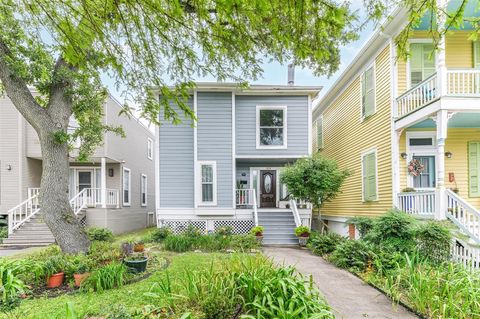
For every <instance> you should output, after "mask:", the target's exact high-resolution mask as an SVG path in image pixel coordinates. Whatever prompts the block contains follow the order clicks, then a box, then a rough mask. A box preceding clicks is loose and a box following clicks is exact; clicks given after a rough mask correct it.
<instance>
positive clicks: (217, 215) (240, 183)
mask: <svg viewBox="0 0 480 319" xmlns="http://www.w3.org/2000/svg"><path fill="white" fill-rule="evenodd" d="M320 89H321V88H319V87H305V86H293V85H292V86H290V85H288V86H270V85H253V86H250V87H249V88H241V87H239V86H238V85H237V84H235V83H197V86H196V89H195V90H193V92H192V94H191V96H190V99H189V100H188V105H189V106H190V107H191V108H192V110H193V111H194V112H195V114H196V116H197V121H196V122H195V123H192V120H191V119H187V118H183V121H182V123H181V124H179V125H174V124H171V123H169V122H167V121H164V120H162V119H160V120H161V125H160V126H159V127H157V131H156V136H157V143H156V154H158V157H157V161H156V166H157V176H156V183H157V188H156V189H157V194H156V198H157V203H156V207H157V208H156V213H157V225H159V226H168V227H171V228H172V229H173V230H174V231H176V232H180V231H181V230H182V229H185V228H186V227H188V225H193V226H195V227H197V228H199V229H201V230H202V231H203V230H204V231H205V232H209V231H214V230H215V229H216V228H218V227H221V226H230V227H232V228H233V230H234V231H235V232H237V233H241V232H247V231H248V230H249V229H250V228H251V227H252V226H253V225H255V224H261V225H265V226H266V225H267V224H269V221H271V218H269V217H278V218H279V219H285V223H284V224H285V225H283V226H285V227H284V228H285V229H281V227H280V228H278V229H277V230H279V231H283V236H281V235H282V234H281V233H278V234H276V233H273V234H272V236H273V237H272V236H270V237H271V238H273V239H274V238H276V237H275V236H276V235H278V236H277V237H278V238H279V239H282V240H284V239H285V238H283V237H285V232H287V233H289V234H290V232H291V231H292V229H291V228H292V227H291V225H289V224H288V223H287V219H288V221H290V219H291V220H293V221H294V222H295V224H299V223H303V224H306V225H310V218H311V209H309V208H306V207H304V208H302V207H303V206H301V205H299V204H298V203H296V202H294V203H293V204H294V205H295V207H292V202H291V201H290V198H289V195H288V192H287V190H286V188H285V187H284V185H282V183H281V182H280V173H281V170H282V168H283V167H284V166H285V165H287V164H289V163H293V162H294V161H296V160H297V159H299V158H302V157H306V156H309V155H310V154H311V150H312V147H311V141H312V139H311V136H310V134H311V104H312V103H311V101H312V99H314V98H315V97H316V96H317V95H318V93H319V91H320ZM159 98H161V97H159ZM180 113H181V112H179V114H180ZM278 222H281V220H278ZM280 226H282V225H280ZM293 227H294V226H293ZM268 233H269V229H268V227H267V229H266V236H267V234H268ZM266 239H267V237H266ZM273 239H272V240H273ZM290 239H291V238H290ZM272 243H273V241H272Z"/></svg>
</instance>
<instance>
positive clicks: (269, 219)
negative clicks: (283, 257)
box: [258, 209, 298, 245]
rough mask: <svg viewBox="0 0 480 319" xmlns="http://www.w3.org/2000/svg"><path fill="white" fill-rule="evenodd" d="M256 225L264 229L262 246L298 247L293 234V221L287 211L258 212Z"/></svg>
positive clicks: (263, 210) (290, 212) (265, 210)
mask: <svg viewBox="0 0 480 319" xmlns="http://www.w3.org/2000/svg"><path fill="white" fill-rule="evenodd" d="M258 223H259V224H260V225H261V226H263V227H265V230H264V232H263V244H265V245H298V239H297V237H296V236H295V234H294V231H295V220H294V218H293V214H292V211H291V210H289V209H281V210H280V209H271V210H267V209H261V210H259V211H258Z"/></svg>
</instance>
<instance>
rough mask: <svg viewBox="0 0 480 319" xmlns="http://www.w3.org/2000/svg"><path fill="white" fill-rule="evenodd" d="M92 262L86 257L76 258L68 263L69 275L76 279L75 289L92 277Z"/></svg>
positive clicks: (78, 256)
mask: <svg viewBox="0 0 480 319" xmlns="http://www.w3.org/2000/svg"><path fill="white" fill-rule="evenodd" d="M91 268H92V267H91V262H89V260H88V258H87V257H86V256H84V255H77V256H74V257H73V258H72V259H71V260H69V262H68V266H67V275H68V276H69V277H70V278H72V277H73V279H74V282H75V287H80V285H81V284H82V282H83V281H84V280H85V279H86V278H87V277H88V276H90V270H91Z"/></svg>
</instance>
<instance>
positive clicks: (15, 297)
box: [0, 258, 31, 311]
mask: <svg viewBox="0 0 480 319" xmlns="http://www.w3.org/2000/svg"><path fill="white" fill-rule="evenodd" d="M30 269H31V263H30V262H29V261H28V260H8V259H5V258H2V259H0V310H2V311H6V310H10V309H12V308H14V307H16V306H17V305H18V304H19V302H20V295H21V294H24V293H25V292H26V291H27V290H28V286H27V285H26V284H25V282H24V281H23V278H22V276H23V275H25V274H27V273H28V272H29V271H30Z"/></svg>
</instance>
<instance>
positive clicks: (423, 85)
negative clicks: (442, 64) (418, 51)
mask: <svg viewBox="0 0 480 319" xmlns="http://www.w3.org/2000/svg"><path fill="white" fill-rule="evenodd" d="M437 97H438V90H437V74H436V73H435V74H432V75H431V76H430V77H428V78H427V79H425V80H424V81H422V82H420V83H418V84H417V85H416V86H414V87H413V88H411V89H410V90H408V91H407V92H405V93H403V94H402V95H400V96H399V97H398V98H397V110H396V114H395V117H397V118H400V117H403V116H405V115H407V114H409V113H412V112H414V111H416V110H418V109H419V108H421V107H423V106H425V105H427V104H428V103H430V102H432V101H433V100H435V99H436V98H437Z"/></svg>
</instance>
